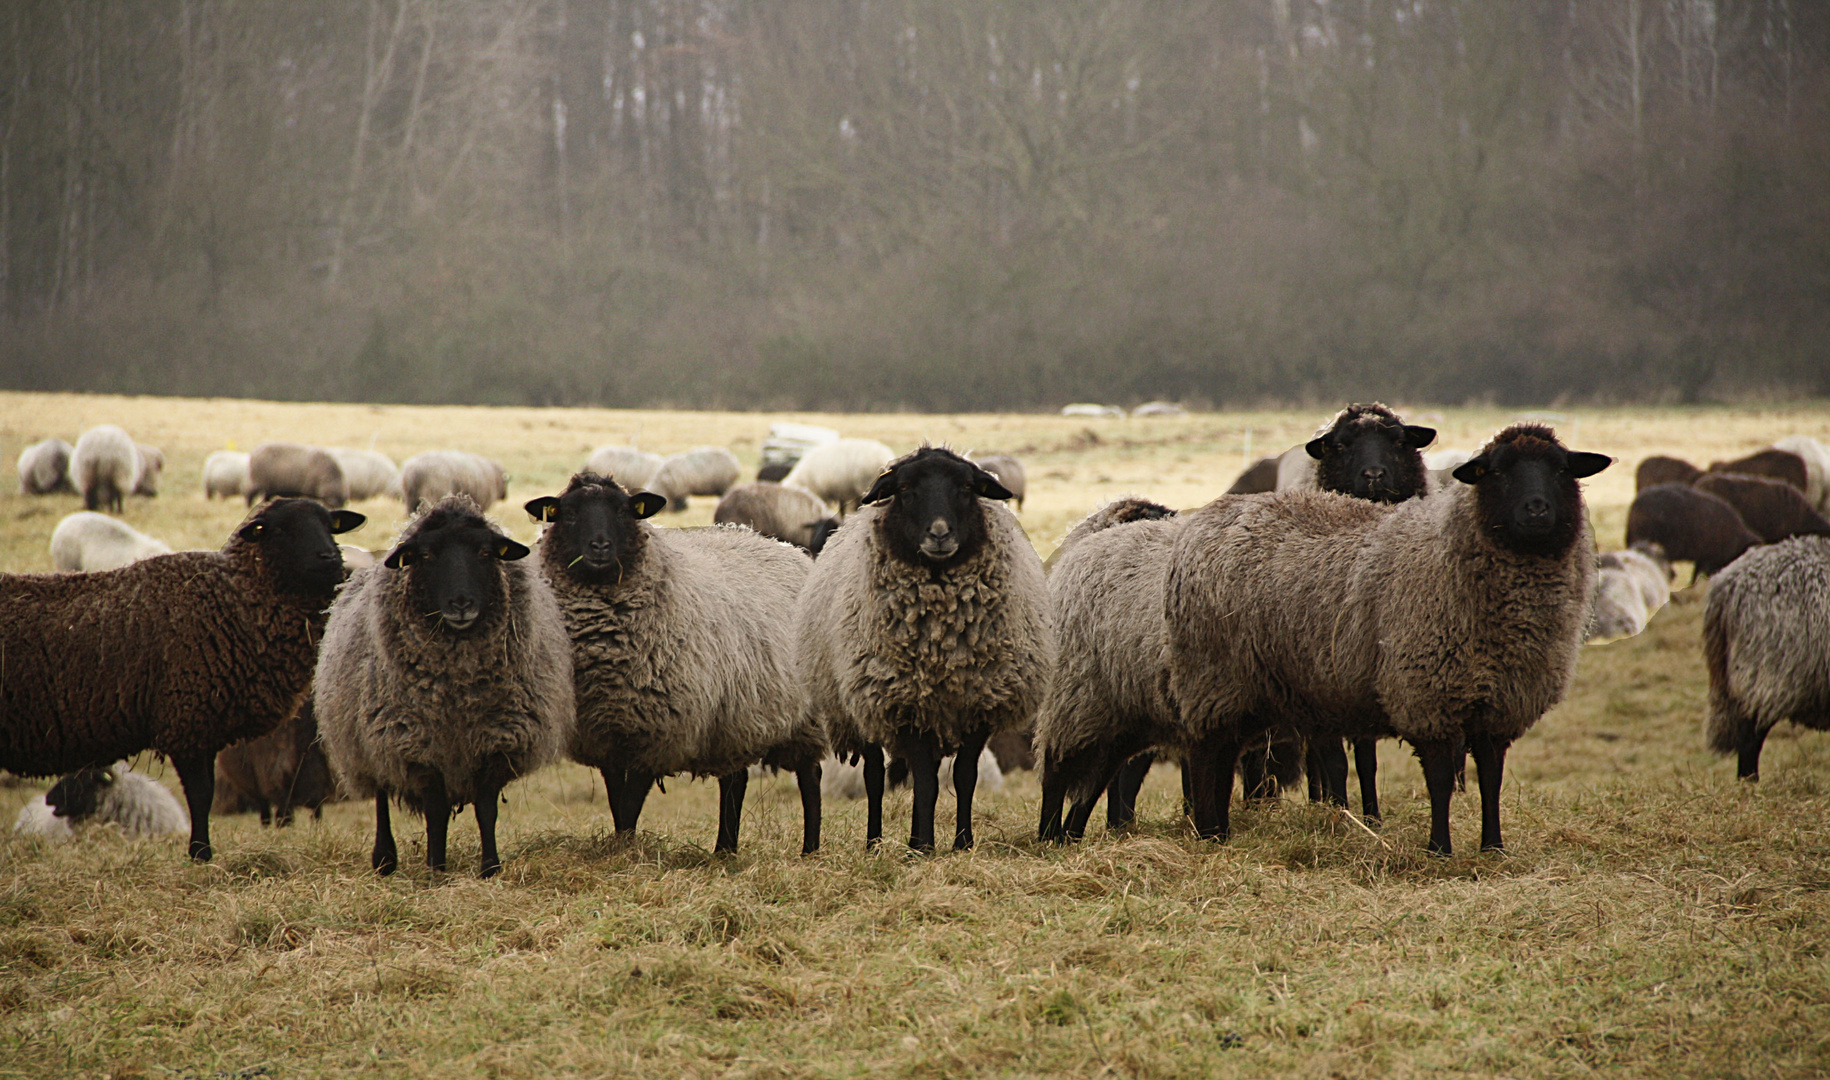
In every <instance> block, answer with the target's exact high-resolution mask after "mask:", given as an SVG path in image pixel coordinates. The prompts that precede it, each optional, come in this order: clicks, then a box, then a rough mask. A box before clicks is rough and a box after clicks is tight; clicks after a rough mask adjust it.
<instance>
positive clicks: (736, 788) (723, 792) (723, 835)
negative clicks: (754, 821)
mask: <svg viewBox="0 0 1830 1080" xmlns="http://www.w3.org/2000/svg"><path fill="white" fill-rule="evenodd" d="M749 788H750V770H749V769H737V770H734V771H732V772H728V773H725V774H724V775H723V776H720V777H719V778H718V841H717V842H716V843H714V844H713V845H712V851H713V852H714V853H716V852H721V851H732V852H734V851H736V850H737V826H738V825H739V824H740V823H741V822H742V821H743V793H744V792H745V791H748V790H749Z"/></svg>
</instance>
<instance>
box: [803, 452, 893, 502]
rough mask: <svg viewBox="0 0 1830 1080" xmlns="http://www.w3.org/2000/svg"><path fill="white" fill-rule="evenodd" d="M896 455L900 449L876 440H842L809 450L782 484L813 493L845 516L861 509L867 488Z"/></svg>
mask: <svg viewBox="0 0 1830 1080" xmlns="http://www.w3.org/2000/svg"><path fill="white" fill-rule="evenodd" d="M895 457H896V451H894V450H891V449H890V448H889V447H887V446H885V445H883V444H882V443H880V442H878V441H877V440H875V439H839V440H837V441H835V442H829V443H826V444H825V445H823V446H816V447H814V448H813V449H811V450H809V451H807V453H806V454H805V455H804V456H803V457H802V458H801V460H799V461H797V462H795V463H794V468H793V469H791V470H789V472H788V475H787V476H785V477H783V478H782V483H784V484H791V485H793V486H795V487H800V488H805V489H807V490H808V491H811V492H813V493H814V495H815V496H817V497H818V498H819V499H821V500H822V501H824V502H828V503H832V504H833V505H835V506H837V507H838V508H839V513H840V514H841V515H844V514H845V513H847V512H849V511H851V510H855V509H857V508H858V505H859V503H858V500H859V498H860V497H861V496H863V494H864V492H865V489H867V488H869V487H870V486H871V484H872V483H873V482H874V481H875V480H876V478H877V475H878V474H879V473H881V472H882V471H883V470H884V468H885V467H886V466H887V465H888V464H889V463H890V462H891V461H892V460H894V459H895Z"/></svg>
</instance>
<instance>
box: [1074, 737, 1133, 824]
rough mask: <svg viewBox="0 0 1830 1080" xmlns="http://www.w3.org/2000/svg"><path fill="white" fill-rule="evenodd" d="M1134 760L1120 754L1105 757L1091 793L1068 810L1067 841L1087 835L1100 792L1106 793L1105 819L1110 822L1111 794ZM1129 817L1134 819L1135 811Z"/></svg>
mask: <svg viewBox="0 0 1830 1080" xmlns="http://www.w3.org/2000/svg"><path fill="white" fill-rule="evenodd" d="M1134 760H1136V757H1135V755H1132V756H1126V755H1124V754H1122V753H1120V754H1107V755H1106V759H1105V761H1104V762H1103V763H1102V764H1101V766H1100V773H1099V776H1098V778H1097V782H1096V783H1095V784H1094V785H1093V789H1092V791H1093V793H1092V794H1091V795H1088V796H1087V797H1086V798H1084V799H1080V800H1079V801H1077V802H1075V803H1074V805H1073V807H1072V808H1070V809H1069V810H1068V816H1067V825H1066V827H1065V829H1064V831H1065V832H1066V834H1067V838H1068V839H1069V840H1079V839H1080V838H1081V837H1083V836H1085V835H1086V834H1087V822H1088V821H1089V820H1091V819H1092V817H1093V807H1095V806H1097V805H1098V804H1099V793H1100V792H1102V791H1103V792H1105V793H1106V809H1107V812H1108V814H1107V817H1108V821H1109V820H1110V811H1111V808H1112V797H1113V796H1112V792H1113V791H1114V790H1117V789H1118V788H1119V786H1120V783H1121V781H1122V780H1123V779H1124V770H1125V767H1126V766H1127V765H1129V764H1130V763H1131V762H1132V761H1134ZM1121 797H1122V796H1121ZM1130 816H1131V817H1135V816H1136V811H1135V810H1134V811H1133V812H1132V814H1131V815H1130ZM1108 827H1109V826H1108Z"/></svg>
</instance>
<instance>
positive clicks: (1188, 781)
mask: <svg viewBox="0 0 1830 1080" xmlns="http://www.w3.org/2000/svg"><path fill="white" fill-rule="evenodd" d="M1180 768H1181V770H1182V816H1183V817H1185V818H1190V819H1192V818H1193V817H1194V816H1195V778H1194V777H1193V776H1191V775H1189V772H1188V758H1187V757H1186V756H1184V757H1183V758H1182V763H1181V766H1180Z"/></svg>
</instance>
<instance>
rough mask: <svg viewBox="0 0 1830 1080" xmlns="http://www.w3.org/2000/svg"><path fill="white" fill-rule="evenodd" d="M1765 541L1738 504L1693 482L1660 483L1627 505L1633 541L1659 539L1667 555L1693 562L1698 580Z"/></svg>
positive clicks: (1629, 542) (1633, 543) (1693, 577)
mask: <svg viewBox="0 0 1830 1080" xmlns="http://www.w3.org/2000/svg"><path fill="white" fill-rule="evenodd" d="M1761 542H1762V541H1761V539H1760V537H1759V535H1758V534H1756V533H1755V532H1753V531H1752V530H1751V529H1749V528H1748V527H1747V523H1746V522H1744V521H1742V520H1741V515H1740V514H1739V513H1737V512H1736V510H1735V508H1734V507H1733V506H1730V505H1729V504H1728V503H1726V502H1724V501H1723V500H1722V499H1721V498H1720V497H1719V496H1716V495H1711V494H1709V493H1708V492H1706V491H1699V490H1697V489H1696V488H1693V487H1691V486H1690V485H1689V484H1657V485H1654V486H1652V487H1649V488H1646V489H1645V490H1644V491H1641V492H1640V493H1639V494H1637V495H1635V496H1633V503H1632V505H1631V506H1629V507H1627V546H1628V547H1634V546H1636V545H1639V544H1657V545H1658V546H1659V547H1661V548H1663V549H1664V550H1665V555H1666V557H1667V558H1670V559H1672V560H1675V561H1682V562H1689V563H1691V564H1692V565H1691V572H1690V580H1691V582H1692V583H1695V581H1696V580H1697V577H1698V576H1699V575H1703V574H1710V575H1713V574H1715V573H1717V572H1719V571H1720V570H1721V569H1722V568H1723V567H1724V566H1727V565H1728V564H1729V563H1732V562H1734V561H1735V560H1736V559H1738V558H1740V557H1741V553H1742V552H1744V551H1746V550H1747V549H1748V548H1751V547H1754V546H1755V545H1757V544H1759V543H1761Z"/></svg>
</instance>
